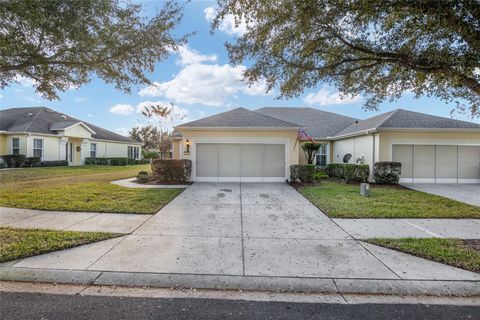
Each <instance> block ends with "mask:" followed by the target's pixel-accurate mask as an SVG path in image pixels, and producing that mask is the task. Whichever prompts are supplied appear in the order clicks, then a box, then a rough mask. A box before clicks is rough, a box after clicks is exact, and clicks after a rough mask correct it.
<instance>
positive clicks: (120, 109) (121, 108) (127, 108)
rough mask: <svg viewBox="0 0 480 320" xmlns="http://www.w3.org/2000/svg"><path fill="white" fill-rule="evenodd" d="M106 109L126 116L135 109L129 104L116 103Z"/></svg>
mask: <svg viewBox="0 0 480 320" xmlns="http://www.w3.org/2000/svg"><path fill="white" fill-rule="evenodd" d="M108 111H109V112H111V113H113V114H118V115H123V116H128V115H130V114H132V113H133V111H135V109H134V108H133V107H132V106H131V105H130V104H116V105H114V106H113V107H111V108H110V109H109V110H108Z"/></svg>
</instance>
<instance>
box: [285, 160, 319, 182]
mask: <svg viewBox="0 0 480 320" xmlns="http://www.w3.org/2000/svg"><path fill="white" fill-rule="evenodd" d="M314 178H315V166H314V165H313V164H294V165H291V166H290V180H291V181H300V182H304V183H311V182H313V180H314Z"/></svg>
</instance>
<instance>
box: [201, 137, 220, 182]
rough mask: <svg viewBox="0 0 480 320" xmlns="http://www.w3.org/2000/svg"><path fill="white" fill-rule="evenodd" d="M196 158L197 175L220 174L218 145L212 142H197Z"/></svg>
mask: <svg viewBox="0 0 480 320" xmlns="http://www.w3.org/2000/svg"><path fill="white" fill-rule="evenodd" d="M196 158H197V161H196V162H197V165H196V171H197V172H196V175H197V177H217V176H218V145H216V144H211V143H202V144H197V146H196Z"/></svg>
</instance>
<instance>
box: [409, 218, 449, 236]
mask: <svg viewBox="0 0 480 320" xmlns="http://www.w3.org/2000/svg"><path fill="white" fill-rule="evenodd" d="M402 222H405V223H407V224H409V225H411V226H412V227H414V228H417V229H418V230H420V231H423V232H425V233H428V234H429V235H431V236H434V237H435V238H443V237H442V236H441V235H438V234H436V233H433V232H431V231H428V230H427V229H425V228H422V227H419V226H417V225H416V224H414V223H411V222H410V221H407V220H405V221H402Z"/></svg>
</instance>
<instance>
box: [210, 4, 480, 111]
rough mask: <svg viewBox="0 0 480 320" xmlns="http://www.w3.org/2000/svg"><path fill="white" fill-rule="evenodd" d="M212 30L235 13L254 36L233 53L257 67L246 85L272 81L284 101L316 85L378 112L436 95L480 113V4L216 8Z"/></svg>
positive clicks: (246, 37) (247, 35)
mask: <svg viewBox="0 0 480 320" xmlns="http://www.w3.org/2000/svg"><path fill="white" fill-rule="evenodd" d="M218 6H219V11H218V15H217V17H216V19H214V21H213V23H212V30H215V29H216V28H218V27H219V24H220V22H221V21H222V19H224V18H225V17H227V16H228V15H233V17H234V19H235V22H236V23H237V25H238V24H241V23H245V24H246V26H247V27H246V30H247V32H246V33H245V34H244V35H243V36H241V37H239V38H238V39H237V40H236V41H235V42H234V43H228V44H227V45H226V47H227V50H228V52H229V56H230V60H231V61H232V62H233V63H241V62H242V61H244V60H248V61H253V64H252V65H251V66H250V67H248V69H247V71H246V72H245V75H244V78H245V81H246V82H247V83H250V84H251V83H254V82H256V81H258V80H261V79H265V80H266V81H267V84H268V90H271V89H272V88H273V87H275V86H277V85H278V86H279V88H280V97H281V98H290V97H294V96H298V95H299V94H301V93H302V92H303V91H304V90H305V89H306V88H309V87H314V86H316V85H317V84H318V83H319V81H324V82H327V83H330V84H333V85H335V86H336V87H337V88H338V89H339V90H340V91H341V92H343V93H344V94H345V95H347V96H356V95H361V94H362V95H365V96H366V98H367V100H366V102H365V105H364V107H365V108H367V109H374V110H375V109H377V108H378V105H379V103H380V102H382V101H385V100H387V99H389V100H390V101H394V100H396V99H398V98H399V97H400V96H401V94H402V93H404V92H407V91H412V92H413V93H414V94H415V95H416V96H417V97H418V96H420V95H428V96H430V95H434V96H437V97H439V98H441V99H443V100H445V101H446V102H454V103H456V106H457V108H458V110H460V111H462V110H463V111H469V112H470V113H471V114H472V115H473V116H479V115H480V109H479V105H480V1H479V0H462V1H460V0H458V1H454V0H443V1H437V0H356V1H352V0H279V1H269V0H218Z"/></svg>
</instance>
